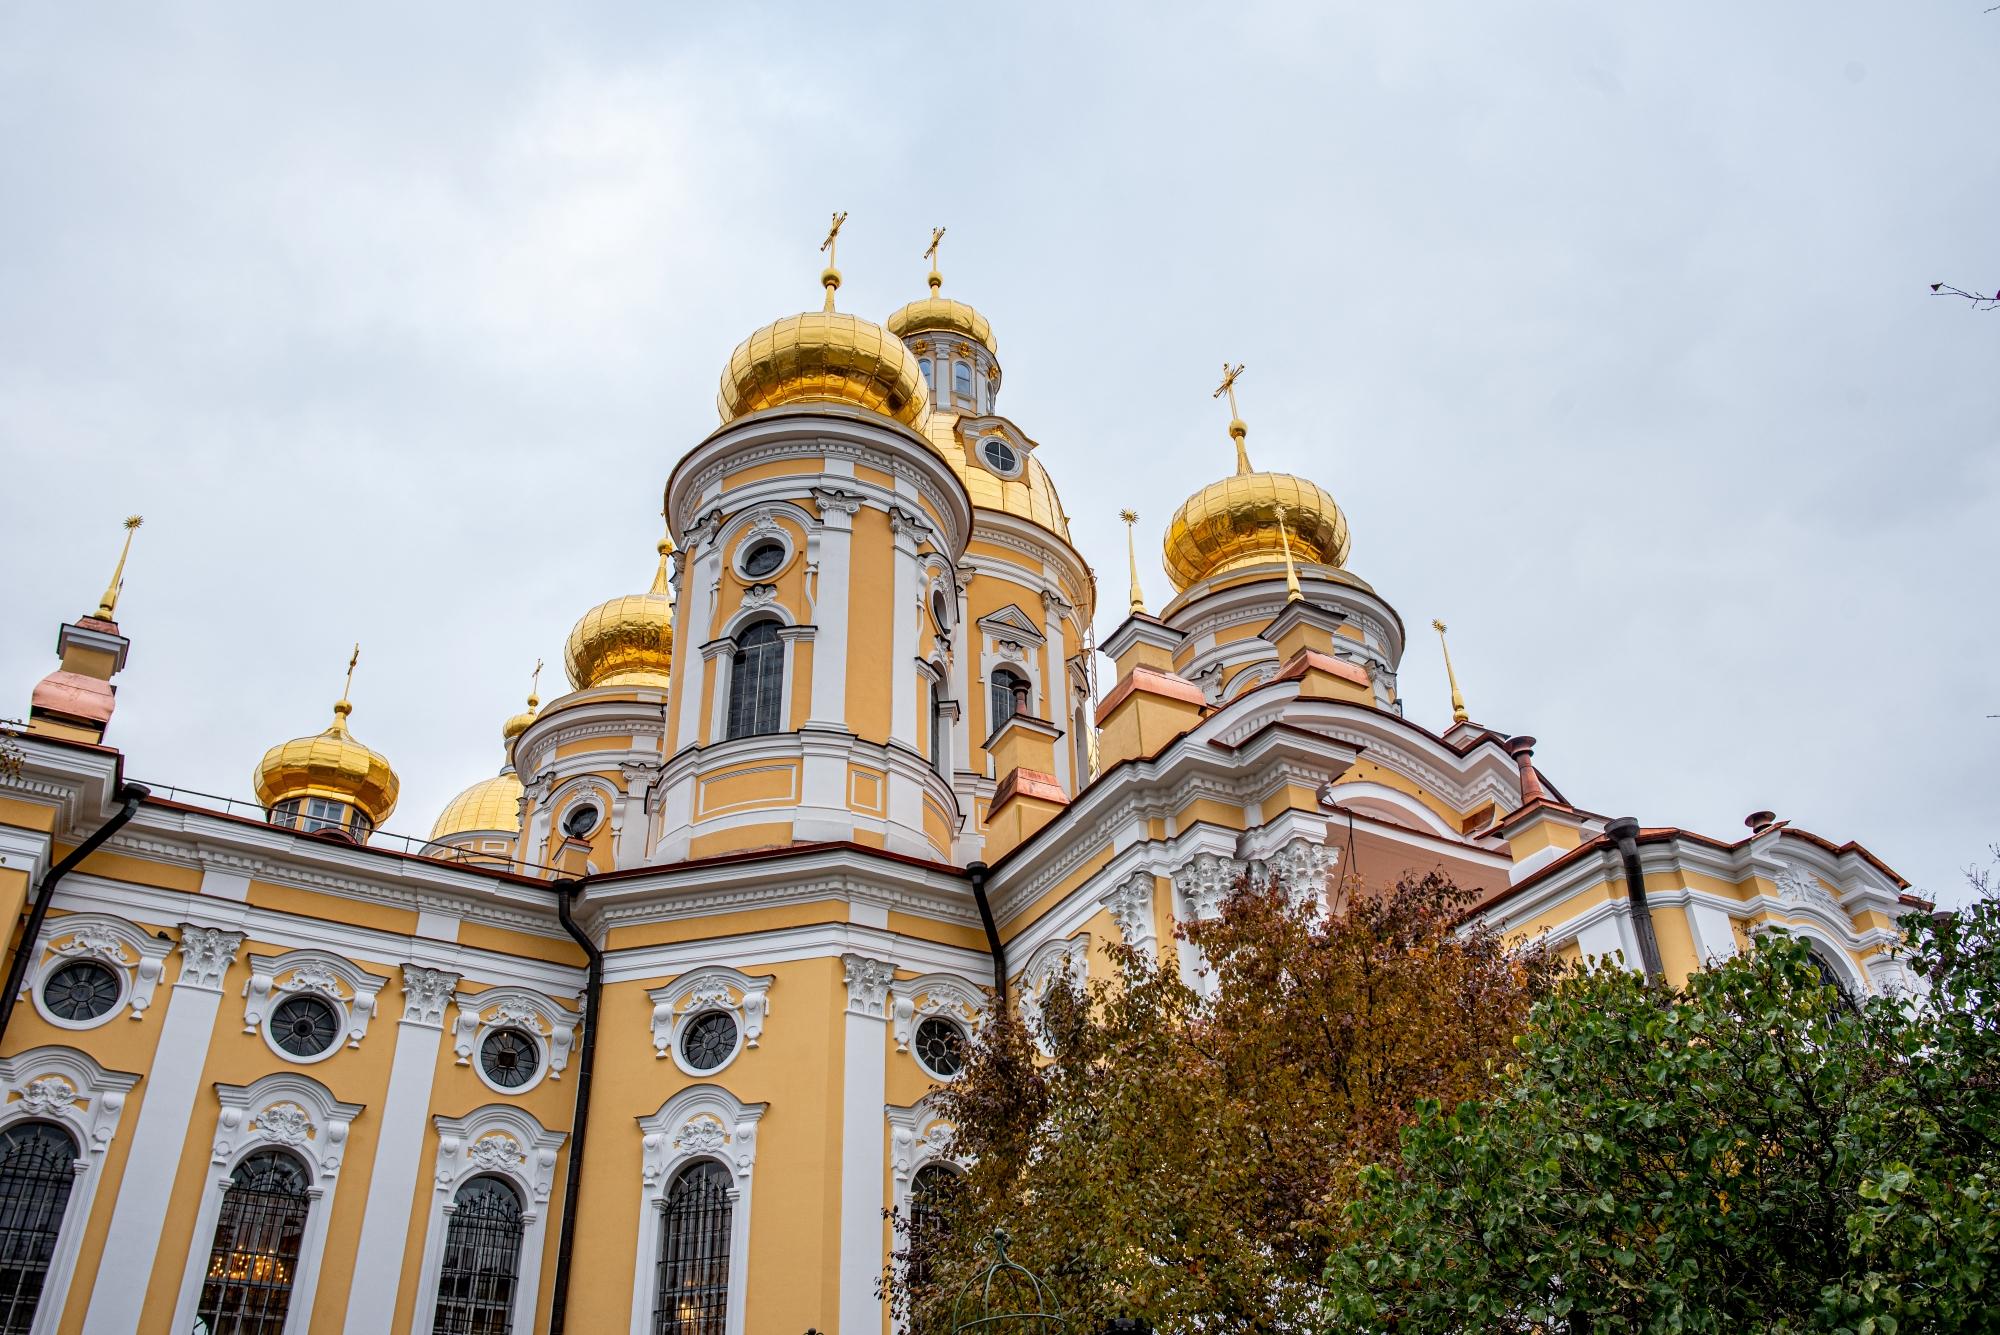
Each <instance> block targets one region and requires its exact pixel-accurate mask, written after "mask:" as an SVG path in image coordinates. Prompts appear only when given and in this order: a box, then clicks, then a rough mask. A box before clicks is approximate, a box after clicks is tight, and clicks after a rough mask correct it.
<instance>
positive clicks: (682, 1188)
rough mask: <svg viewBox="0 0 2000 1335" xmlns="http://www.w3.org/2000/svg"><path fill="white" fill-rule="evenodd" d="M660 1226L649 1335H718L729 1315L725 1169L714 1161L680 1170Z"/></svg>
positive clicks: (671, 1188)
mask: <svg viewBox="0 0 2000 1335" xmlns="http://www.w3.org/2000/svg"><path fill="white" fill-rule="evenodd" d="M663 1208H664V1210H665V1218H664V1219H662V1220H661V1226H660V1267H659V1287H658V1288H657V1289H656V1290H655V1291H654V1297H653V1335H723V1323H724V1322H725V1321H726V1320H727V1319H728V1316H729V1210H730V1202H729V1173H728V1172H727V1170H725V1169H724V1168H723V1166H722V1165H721V1164H719V1163H717V1162H715V1161H714V1160H713V1159H700V1160H697V1161H696V1162H694V1163H691V1164H689V1165H688V1166H687V1167H685V1168H683V1169H681V1171H680V1175H679V1176H677V1177H676V1178H675V1179H674V1183H673V1185H672V1186H671V1187H669V1188H667V1198H666V1201H665V1204H664V1207H663Z"/></svg>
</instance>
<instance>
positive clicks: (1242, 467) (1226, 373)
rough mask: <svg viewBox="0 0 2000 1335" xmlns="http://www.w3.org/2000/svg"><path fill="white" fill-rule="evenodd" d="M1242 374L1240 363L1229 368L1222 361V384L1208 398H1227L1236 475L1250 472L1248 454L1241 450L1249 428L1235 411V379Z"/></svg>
mask: <svg viewBox="0 0 2000 1335" xmlns="http://www.w3.org/2000/svg"><path fill="white" fill-rule="evenodd" d="M1242 374H1243V364H1242V363H1241V362H1238V363H1237V364H1236V365H1234V366H1231V365H1230V364H1229V363H1228V362H1227V361H1224V362H1223V363H1222V383H1221V384H1219V385H1217V386H1216V387H1215V393H1213V394H1211V395H1209V396H1208V397H1210V398H1211V399H1219V398H1221V397H1222V396H1223V395H1225V394H1227V395H1228V396H1229V438H1230V439H1231V440H1233V441H1235V442H1236V471H1237V472H1238V473H1247V472H1249V471H1250V452H1249V451H1248V450H1246V449H1244V448H1243V438H1244V437H1245V436H1247V435H1249V434H1250V428H1249V427H1247V426H1245V425H1243V415H1242V414H1241V413H1239V412H1237V411H1236V377H1237V376H1240V375H1242Z"/></svg>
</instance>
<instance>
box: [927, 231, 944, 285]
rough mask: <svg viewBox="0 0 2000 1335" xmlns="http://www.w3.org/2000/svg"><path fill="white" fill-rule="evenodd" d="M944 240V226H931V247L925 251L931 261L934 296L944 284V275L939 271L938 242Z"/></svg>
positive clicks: (931, 281)
mask: <svg viewBox="0 0 2000 1335" xmlns="http://www.w3.org/2000/svg"><path fill="white" fill-rule="evenodd" d="M943 240H944V228H942V227H933V228H931V244H930V249H928V250H926V251H925V252H924V258H925V259H927V260H929V261H930V262H931V277H930V284H931V295H932V296H936V295H937V294H938V289H939V288H941V287H943V286H944V275H943V274H940V273H939V272H938V243H939V242H941V241H943Z"/></svg>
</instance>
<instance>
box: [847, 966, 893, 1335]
mask: <svg viewBox="0 0 2000 1335" xmlns="http://www.w3.org/2000/svg"><path fill="white" fill-rule="evenodd" d="M841 963H842V964H843V965H844V966H845V969H846V980H847V1052H846V1060H845V1063H844V1071H845V1079H844V1082H843V1086H842V1093H841V1123H840V1137H841V1153H840V1330H841V1332H842V1335H874V1333H875V1332H877V1331H879V1330H881V1328H882V1300H881V1299H880V1298H878V1297H876V1295H875V1282H876V1280H877V1279H878V1278H879V1277H880V1276H881V1273H882V1255H883V1252H882V1174H883V1173H884V1172H885V1171H886V1168H887V1163H888V1157H887V1151H886V1150H885V1149H884V1140H885V1138H886V1136H887V1134H888V1132H887V1123H886V1122H885V1120H884V1116H883V1112H882V1108H883V1104H884V1102H885V1089H886V1083H885V1082H886V1080H887V1076H888V1066H889V1052H888V1043H889V1036H888V1033H887V1027H888V1018H889V984H890V982H891V981H892V980H893V979H894V978H895V976H896V971H895V969H894V968H893V967H891V966H890V965H888V964H885V963H883V962H882V961H881V960H871V959H868V958H866V957H864V956H861V955H843V956H842V957H841Z"/></svg>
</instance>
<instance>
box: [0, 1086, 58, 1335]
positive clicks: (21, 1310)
mask: <svg viewBox="0 0 2000 1335" xmlns="http://www.w3.org/2000/svg"><path fill="white" fill-rule="evenodd" d="M75 1165H76V1141H74V1140H73V1139H71V1138H70V1135H69V1133H68V1132H67V1131H64V1130H63V1129H62V1128H61V1127H57V1126H51V1125H49V1124H48V1123H47V1122H20V1123H16V1124H15V1125H13V1126H10V1127H8V1128H7V1129H6V1130H5V1131H0V1335H28V1331H29V1329H30V1328H31V1327H32V1326H33V1325H34V1324H35V1309H36V1308H37V1307H39V1306H40V1305H41V1300H42V1285H43V1283H44V1282H45V1281H46V1280H47V1279H48V1274H49V1261H50V1260H51V1259H52V1258H53V1257H54V1256H55V1251H56V1236H57V1235H58V1234H59V1233H60V1232H61V1231H62V1222H63V1210H64V1209H65V1208H67V1206H68V1205H69V1189H70V1187H71V1186H73V1185H74V1184H75V1182H76V1167H75Z"/></svg>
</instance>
